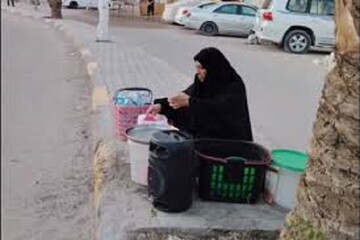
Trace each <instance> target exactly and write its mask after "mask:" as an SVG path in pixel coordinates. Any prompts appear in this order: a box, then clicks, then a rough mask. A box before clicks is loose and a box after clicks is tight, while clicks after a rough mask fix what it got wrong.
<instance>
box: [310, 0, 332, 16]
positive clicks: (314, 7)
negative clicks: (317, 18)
mask: <svg viewBox="0 0 360 240" xmlns="http://www.w3.org/2000/svg"><path fill="white" fill-rule="evenodd" d="M334 11H335V6H334V0H312V1H311V7H310V13H312V14H318V15H334Z"/></svg>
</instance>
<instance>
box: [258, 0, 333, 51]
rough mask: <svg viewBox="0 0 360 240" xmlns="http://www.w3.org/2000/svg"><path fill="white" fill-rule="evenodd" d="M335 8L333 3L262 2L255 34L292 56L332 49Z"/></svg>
mask: <svg viewBox="0 0 360 240" xmlns="http://www.w3.org/2000/svg"><path fill="white" fill-rule="evenodd" d="M334 6H335V3H334V0H265V2H264V4H263V7H262V9H260V10H259V11H258V13H257V16H256V20H255V26H254V32H255V35H256V37H257V38H258V39H259V40H266V41H270V42H273V43H276V44H278V45H279V46H282V47H284V49H285V50H286V51H288V52H292V53H305V52H307V51H308V50H309V48H310V47H319V48H325V49H327V50H331V49H332V48H333V47H334V45H335V22H334V18H333V17H334V8H335V7H334Z"/></svg>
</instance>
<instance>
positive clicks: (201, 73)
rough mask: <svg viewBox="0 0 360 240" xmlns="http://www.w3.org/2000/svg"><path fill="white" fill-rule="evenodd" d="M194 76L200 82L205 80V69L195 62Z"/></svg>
mask: <svg viewBox="0 0 360 240" xmlns="http://www.w3.org/2000/svg"><path fill="white" fill-rule="evenodd" d="M195 68H196V74H197V76H198V78H199V80H200V81H201V82H203V81H204V80H205V77H206V69H205V68H204V67H203V66H202V65H201V63H199V62H195Z"/></svg>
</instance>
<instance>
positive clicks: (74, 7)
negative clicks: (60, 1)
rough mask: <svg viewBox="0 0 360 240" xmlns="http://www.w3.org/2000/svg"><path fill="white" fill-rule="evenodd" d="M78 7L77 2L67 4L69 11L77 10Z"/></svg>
mask: <svg viewBox="0 0 360 240" xmlns="http://www.w3.org/2000/svg"><path fill="white" fill-rule="evenodd" d="M78 7H79V5H78V3H77V2H74V1H72V2H70V4H69V8H71V9H77V8H78Z"/></svg>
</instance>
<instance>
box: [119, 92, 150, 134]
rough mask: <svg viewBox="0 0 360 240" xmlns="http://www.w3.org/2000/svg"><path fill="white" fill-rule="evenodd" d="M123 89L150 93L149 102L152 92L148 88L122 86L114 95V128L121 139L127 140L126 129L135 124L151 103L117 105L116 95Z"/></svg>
mask: <svg viewBox="0 0 360 240" xmlns="http://www.w3.org/2000/svg"><path fill="white" fill-rule="evenodd" d="M121 91H145V92H147V93H148V95H149V99H150V101H149V104H150V103H151V102H152V92H151V90H150V89H147V88H122V89H120V90H118V91H117V92H116V93H115V94H114V97H113V115H114V128H115V135H116V136H117V137H118V138H119V139H120V140H126V130H127V129H129V128H131V127H133V126H135V125H136V122H137V118H138V116H139V115H140V114H143V113H145V112H146V110H147V109H148V107H149V105H144V106H123V105H117V104H115V103H116V96H117V95H118V94H119V93H120V92H121Z"/></svg>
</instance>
